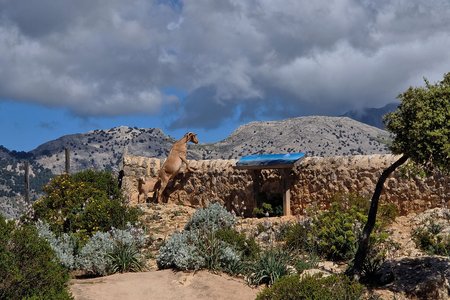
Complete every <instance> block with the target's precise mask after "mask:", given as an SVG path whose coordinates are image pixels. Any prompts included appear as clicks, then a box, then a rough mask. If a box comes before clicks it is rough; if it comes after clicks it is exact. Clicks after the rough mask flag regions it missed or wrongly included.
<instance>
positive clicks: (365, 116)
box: [342, 103, 398, 129]
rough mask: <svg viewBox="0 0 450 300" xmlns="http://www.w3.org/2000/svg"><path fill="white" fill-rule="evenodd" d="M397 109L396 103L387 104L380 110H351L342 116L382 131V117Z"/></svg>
mask: <svg viewBox="0 0 450 300" xmlns="http://www.w3.org/2000/svg"><path fill="white" fill-rule="evenodd" d="M397 107H398V103H389V104H386V105H385V106H383V107H380V108H365V109H363V110H351V111H348V112H346V113H345V114H343V115H342V116H343V117H349V118H352V119H353V120H357V121H359V122H362V123H365V124H368V125H371V126H374V127H377V128H381V129H384V128H385V127H384V123H383V116H384V115H385V114H387V113H390V112H393V111H394V110H396V109H397Z"/></svg>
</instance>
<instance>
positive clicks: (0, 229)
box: [0, 216, 71, 299]
mask: <svg viewBox="0 0 450 300" xmlns="http://www.w3.org/2000/svg"><path fill="white" fill-rule="evenodd" d="M0 278H1V281H0V299H23V298H28V299H30V298H32V299H71V296H70V293H69V292H68V289H67V284H68V280H69V275H68V273H67V271H66V270H65V269H64V268H63V267H62V266H61V265H60V264H59V263H58V262H57V258H56V256H55V254H54V253H53V251H52V249H51V248H50V246H49V244H48V243H47V242H46V241H45V240H44V239H43V238H40V237H39V236H38V234H37V231H36V228H34V227H33V226H31V225H19V226H16V225H14V224H13V223H7V222H6V221H5V219H4V218H3V217H1V216H0Z"/></svg>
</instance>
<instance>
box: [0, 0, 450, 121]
mask: <svg viewBox="0 0 450 300" xmlns="http://www.w3.org/2000/svg"><path fill="white" fill-rule="evenodd" d="M448 28H450V3H449V2H448V1H446V0H430V1H425V0H414V1H413V0H411V1H407V0H398V1H376V2H374V1H368V0H362V1H357V0H334V1H299V0H286V1H282V2H280V1H271V0H263V1H256V0H245V1H244V0H242V1H236V0H223V1H209V0H196V1H184V2H181V1H166V2H164V1H161V0H155V1H146V0H132V1H127V2H123V1H118V0H113V1H108V2H105V1H99V0H89V1H88V0H80V1H76V2H73V1H69V0H60V1H57V2H55V1H50V0H42V1H39V2H29V1H25V0H4V1H2V2H0V66H1V67H0V99H2V98H5V99H12V100H20V101H30V102H38V103H42V104H44V105H51V106H62V107H67V108H68V109H69V110H71V111H72V112H74V113H76V114H78V115H82V116H91V115H122V114H134V113H147V114H156V113H158V112H160V111H164V110H161V108H162V107H163V106H164V105H173V104H174V103H175V102H176V103H178V104H177V105H176V107H178V110H176V112H177V113H178V114H179V117H178V119H176V118H175V121H174V124H175V125H174V126H180V127H182V126H185V125H186V122H192V123H195V124H196V126H199V127H201V126H202V120H201V115H199V116H198V118H199V119H198V120H197V119H193V118H192V117H189V118H188V117H186V113H187V112H188V111H189V112H191V109H192V108H191V107H189V108H188V107H187V105H198V106H201V108H202V109H201V111H206V110H207V109H208V107H209V108H210V109H220V107H227V109H226V113H224V114H214V118H210V119H208V121H205V122H204V123H203V124H205V125H204V126H214V125H217V124H220V122H222V121H223V120H224V119H226V118H230V117H232V116H233V111H234V113H236V112H237V111H238V110H239V111H240V112H241V113H242V114H244V116H242V117H245V114H246V113H248V110H247V109H246V107H249V106H254V105H255V103H258V106H260V107H262V109H260V111H262V112H264V113H265V114H267V115H269V116H270V115H272V116H274V117H275V116H278V117H279V116H292V115H301V114H303V113H306V112H308V113H341V112H342V111H343V110H346V109H351V108H355V107H362V106H381V105H383V104H386V103H387V102H391V101H393V100H394V98H395V97H396V96H397V94H398V93H399V92H401V91H402V90H404V89H405V88H406V87H407V86H408V85H411V84H421V78H422V77H423V76H426V77H428V78H430V80H432V81H435V80H438V79H439V78H441V76H442V75H443V73H445V72H448V71H449V70H448V69H446V68H447V66H449V65H450V59H449V57H448V55H447V52H448V51H447V50H446V49H449V46H450V33H449V30H448ZM167 87H174V88H177V89H179V90H183V91H185V92H187V93H188V95H189V97H187V99H186V101H178V100H176V101H175V102H173V101H174V98H173V97H167V96H165V95H164V93H163V92H162V91H164V90H165V88H167ZM175 98H176V97H175ZM275 99H276V101H277V105H276V107H277V109H274V103H273V101H274V100H275ZM255 100H257V102H255ZM240 106H241V107H242V109H237V108H238V107H240ZM284 106H286V107H288V108H286V109H284V108H283V107H284ZM230 107H235V109H234V110H233V109H232V108H230ZM264 108H265V109H264ZM172 113H173V111H172ZM214 120H215V121H216V123H215V124H214Z"/></svg>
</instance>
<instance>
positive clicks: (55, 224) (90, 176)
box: [33, 170, 139, 241]
mask: <svg viewBox="0 0 450 300" xmlns="http://www.w3.org/2000/svg"><path fill="white" fill-rule="evenodd" d="M44 193H45V195H44V196H43V197H42V198H40V199H39V200H37V201H36V202H35V203H34V204H33V208H34V211H35V213H34V218H35V219H42V220H45V221H46V222H47V223H48V224H49V225H50V227H51V230H52V231H53V232H55V233H75V234H76V235H77V236H78V237H80V238H81V240H82V241H85V240H87V238H88V237H90V236H92V235H93V234H94V233H95V232H97V231H108V230H110V229H111V228H112V227H114V228H124V227H125V225H126V224H127V222H129V223H135V222H137V221H138V216H139V211H138V209H136V208H132V207H129V206H127V205H126V203H125V201H124V197H123V195H122V192H121V190H120V189H119V188H118V186H117V179H116V178H115V177H114V176H113V175H112V174H111V173H110V172H106V171H93V170H87V171H82V172H79V173H76V174H73V175H68V174H63V175H60V176H56V177H55V178H53V179H52V180H51V181H50V182H49V183H48V184H47V185H46V186H45V187H44Z"/></svg>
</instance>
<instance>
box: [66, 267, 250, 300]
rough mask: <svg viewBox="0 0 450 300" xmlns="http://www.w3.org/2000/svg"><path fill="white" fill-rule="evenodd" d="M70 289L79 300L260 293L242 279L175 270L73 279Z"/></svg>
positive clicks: (239, 297) (239, 298) (231, 299)
mask: <svg viewBox="0 0 450 300" xmlns="http://www.w3.org/2000/svg"><path fill="white" fill-rule="evenodd" d="M70 289H71V291H72V294H73V296H74V297H75V299H76V300H102V299H105V300H106V299H108V300H114V299H120V300H128V299H129V300H139V299H154V300H159V299H161V300H165V299H167V300H169V299H170V300H172V299H186V300H188V299H198V300H202V299H204V300H210V299H217V300H221V299H223V300H248V299H255V297H256V294H257V293H258V290H257V289H253V288H251V287H249V286H248V285H246V284H245V282H244V281H243V280H240V279H236V278H233V277H230V276H227V275H225V274H220V275H216V274H212V273H209V272H207V271H199V272H197V273H195V274H194V273H185V272H174V271H172V270H162V271H151V272H141V273H125V274H115V275H111V276H106V277H100V278H93V279H74V280H72V281H71V285H70Z"/></svg>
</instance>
